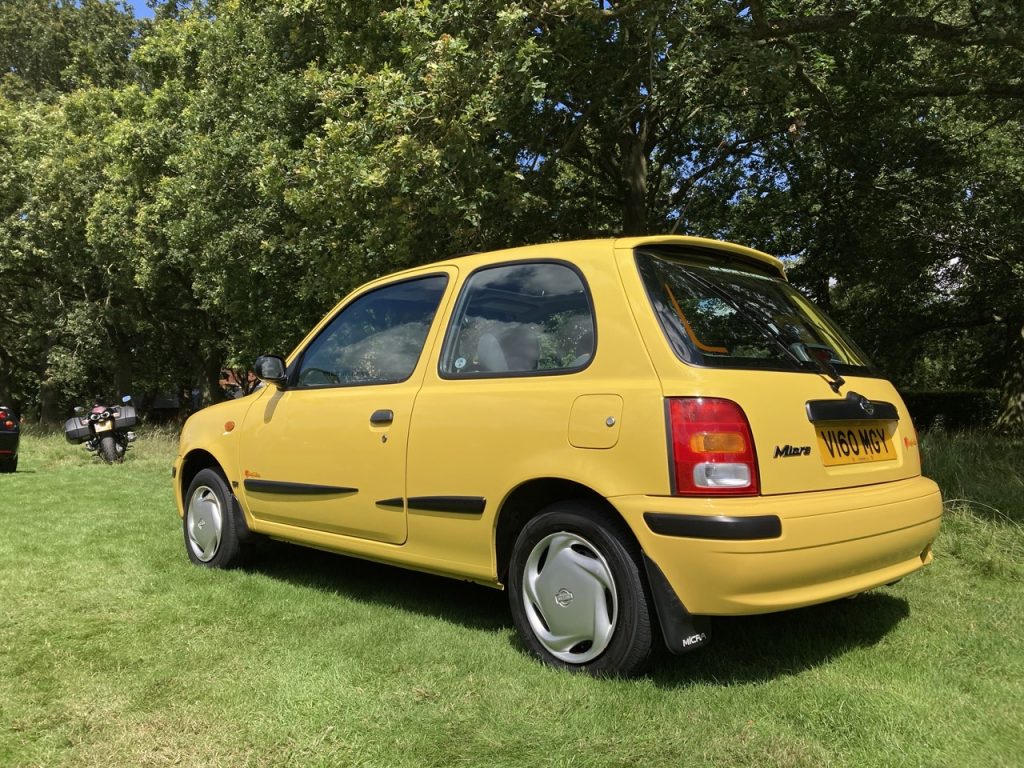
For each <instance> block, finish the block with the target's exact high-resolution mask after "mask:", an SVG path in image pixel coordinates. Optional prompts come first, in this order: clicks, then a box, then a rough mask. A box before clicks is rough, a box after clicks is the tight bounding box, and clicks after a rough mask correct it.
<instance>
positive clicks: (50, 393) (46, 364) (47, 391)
mask: <svg viewBox="0 0 1024 768" xmlns="http://www.w3.org/2000/svg"><path fill="white" fill-rule="evenodd" d="M54 343H55V341H54V337H53V334H48V335H47V337H46V347H45V349H44V350H43V356H42V363H43V367H42V376H40V382H39V423H40V424H44V425H52V424H59V423H61V422H62V421H63V419H62V418H61V412H60V392H59V390H58V387H57V383H56V382H55V381H54V380H53V377H52V376H51V375H50V372H49V368H50V350H52V349H53V347H54Z"/></svg>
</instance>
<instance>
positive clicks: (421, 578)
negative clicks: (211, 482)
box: [244, 541, 512, 631]
mask: <svg viewBox="0 0 1024 768" xmlns="http://www.w3.org/2000/svg"><path fill="white" fill-rule="evenodd" d="M244 568H245V570H247V571H249V572H251V573H261V574H263V575H265V576H269V577H271V578H274V579H280V580H282V581H287V582H288V583H290V584H295V585H298V586H302V587H309V588H311V589H318V590H321V591H326V592H337V593H340V594H344V595H345V596H346V597H348V598H350V599H352V600H358V601H360V602H365V603H379V604H380V605H386V606H389V607H393V608H399V609H401V610H404V611H409V612H412V613H417V614H421V615H423V616H428V617H434V618H443V619H446V620H448V621H452V622H456V623H458V624H461V625H463V626H465V627H469V628H471V629H484V630H492V631H493V630H499V629H511V627H512V617H511V616H510V615H509V612H508V602H507V599H506V597H505V593H504V592H499V591H498V590H496V589H491V588H489V587H484V586H481V585H479V584H473V583H470V582H465V581H458V580H455V579H449V578H445V577H443V576H432V575H431V574H428V573H420V572H417V571H408V570H405V569H403V568H397V567H395V566H390V565H381V564H379V563H374V562H371V561H369V560H360V559H359V558H356V557H347V556H345V555H339V554H332V553H330V552H322V551H320V550H316V549H308V548H306V547H300V546H297V545H293V544H287V543H284V542H278V541H260V542H259V543H258V544H257V552H255V553H254V557H252V558H251V559H249V562H248V563H247V564H246V565H245V566H244Z"/></svg>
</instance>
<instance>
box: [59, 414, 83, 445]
mask: <svg viewBox="0 0 1024 768" xmlns="http://www.w3.org/2000/svg"><path fill="white" fill-rule="evenodd" d="M64 437H66V438H67V441H68V442H69V443H84V442H85V441H86V440H88V439H89V420H88V419H80V418H78V417H77V416H72V417H71V418H70V419H68V420H67V421H65V422H64Z"/></svg>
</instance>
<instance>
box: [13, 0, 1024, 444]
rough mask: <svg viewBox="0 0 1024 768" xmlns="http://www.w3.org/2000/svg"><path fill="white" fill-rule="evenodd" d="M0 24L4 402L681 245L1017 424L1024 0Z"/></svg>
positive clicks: (1023, 301)
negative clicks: (780, 289)
mask: <svg viewBox="0 0 1024 768" xmlns="http://www.w3.org/2000/svg"><path fill="white" fill-rule="evenodd" d="M156 10H157V20H156V21H155V22H140V21H137V20H135V19H133V18H132V17H131V15H130V13H129V12H127V11H126V9H125V8H124V6H123V5H120V4H117V3H113V2H106V1H104V0H86V2H80V3H69V2H59V1H58V0H31V1H30V2H24V3H6V4H3V5H2V6H0V64H2V66H0V72H2V73H3V74H0V161H2V162H0V280H3V281H5V283H6V285H8V286H15V289H14V292H13V298H12V299H11V300H10V301H9V303H8V304H5V305H3V306H2V308H0V397H6V398H8V399H13V400H15V401H16V402H18V403H20V404H22V405H24V406H27V407H29V408H32V409H33V410H38V411H40V412H41V413H42V415H43V416H46V417H50V418H54V417H56V416H57V415H58V411H60V409H61V408H63V407H65V406H66V405H67V404H68V403H69V401H70V400H71V399H74V397H76V393H77V396H80V395H81V394H82V393H83V392H85V391H87V390H91V389H101V390H108V389H120V390H126V389H135V390H139V389H144V390H149V391H156V390H160V389H178V388H179V387H182V386H188V387H191V386H194V385H197V384H198V385H200V386H202V387H203V389H204V390H205V392H206V396H207V397H215V396H216V395H217V386H216V378H217V376H218V374H219V371H220V367H221V365H224V364H231V365H236V366H239V367H244V366H245V365H246V364H247V363H248V361H249V360H251V359H252V358H253V357H254V356H255V355H256V354H259V353H262V352H270V351H274V352H286V351H287V350H288V349H289V348H290V347H291V346H292V345H293V344H294V343H295V342H296V341H297V340H298V339H299V338H300V337H301V334H302V333H303V332H304V331H305V329H306V328H308V327H309V326H310V325H311V323H312V322H314V321H315V319H316V318H317V317H318V316H320V315H321V314H322V313H323V312H324V311H325V310H326V309H327V308H328V307H329V306H330V305H331V304H333V303H334V302H335V301H336V300H337V299H338V298H340V297H341V296H342V295H344V294H345V293H346V292H348V290H350V289H351V288H353V287H354V286H355V285H357V284H358V283H360V282H362V281H363V280H365V279H367V278H369V277H373V276H376V275H378V274H381V273H383V272H386V271H391V270H394V269H398V268H401V267H405V266H409V265H412V264H417V263H422V262H425V261H428V260H431V259H434V258H440V257H445V256H448V255H451V254H454V253H459V252H463V251H468V250H484V249H491V248H498V247H504V246H508V245H517V244H521V243H525V242H538V241H544V240H552V239H562V238H569V237H588V236H593V235H609V234H619V233H626V234H628V233H640V232H663V231H676V232H679V233H686V234H699V235H707V236H720V237H727V238H730V239H734V240H737V241H740V242H745V243H748V244H751V245H754V246H756V247H760V248H762V249H764V250H767V251H769V252H772V253H776V254H780V255H782V256H783V257H785V258H786V259H787V260H788V263H789V264H790V274H791V277H792V279H793V280H794V282H796V283H797V284H799V285H800V286H801V287H803V288H804V289H806V290H808V291H809V292H810V293H811V294H813V295H814V297H815V298H816V299H817V300H818V301H819V302H820V303H821V304H823V305H824V306H825V308H826V309H827V310H828V311H830V312H831V313H832V314H834V315H836V316H837V319H839V320H840V321H841V323H842V324H844V325H846V326H848V327H849V330H850V331H851V333H852V335H853V336H854V337H855V338H857V339H858V340H859V341H860V342H861V344H862V346H864V347H865V348H866V349H867V351H868V352H869V354H870V355H871V356H872V358H873V359H874V360H875V362H876V363H877V364H878V366H879V367H880V368H881V369H882V370H883V371H884V372H885V373H886V374H887V375H889V376H891V377H892V378H894V379H895V380H896V381H897V383H898V384H900V385H901V386H903V387H908V388H918V389H920V388H965V387H968V388H974V387H991V386H993V385H995V384H996V383H997V382H998V383H999V384H1000V385H1001V387H1002V405H1001V417H1000V425H1001V427H1002V428H1004V429H1005V430H1007V431H1010V432H1014V431H1016V432H1020V431H1021V430H1024V337H1022V332H1024V314H1022V313H1024V309H1022V308H1024V254H1022V252H1021V245H1020V243H1022V242H1024V230H1022V226H1024V225H1022V223H1021V222H1022V218H1021V217H1020V216H1019V215H1017V212H1018V211H1019V210H1020V208H1021V207H1022V205H1024V199H1022V192H1021V190H1022V189H1024V152H1022V150H1021V147H1022V146H1024V123H1022V119H1021V115H1022V102H1024V84H1022V82H1021V79H1020V72H1021V71H1024V40H1022V36H1021V33H1020V31H1019V30H1020V29H1022V28H1024V18H1022V17H1021V9H1020V5H1019V3H1014V2H1009V0H1007V1H1006V2H990V3H986V4H983V5H979V4H977V3H968V2H963V1H959V2H953V3H942V4H938V5H933V4H926V3H923V2H918V1H917V0H901V1H900V2H898V3H881V2H877V0H851V1H850V2H846V3H839V4H836V3H831V2H828V3H826V2H822V1H821V0H800V2H785V3H784V2H776V1H774V0H772V1H770V2H758V3H748V2H743V1H742V0H733V1H729V0H701V2H696V3H678V2H671V1H670V0H632V2H623V3H595V2H592V0H550V1H549V2H545V3H542V4H538V3H528V2H511V3H508V2H494V1H493V0H457V1H456V2H445V3H429V2H426V1H425V0H424V1H422V2H395V1H394V0H392V2H386V3H383V4H381V3H350V2H340V0H287V1H286V2H269V1H267V0H260V1H254V2H244V3H242V2H234V1H231V0H209V1H208V2H192V3H179V2H161V3H158V4H157V9H156Z"/></svg>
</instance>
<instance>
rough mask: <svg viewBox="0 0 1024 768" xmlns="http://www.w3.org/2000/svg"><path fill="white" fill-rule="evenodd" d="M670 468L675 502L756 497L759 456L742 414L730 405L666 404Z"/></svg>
mask: <svg viewBox="0 0 1024 768" xmlns="http://www.w3.org/2000/svg"><path fill="white" fill-rule="evenodd" d="M668 411H669V430H670V434H669V437H670V440H671V447H672V467H673V469H674V471H675V478H674V479H675V493H676V494H677V495H679V496H756V495H757V494H758V493H759V491H760V484H759V478H758V473H757V455H756V454H755V453H754V439H753V435H751V432H750V423H749V422H748V421H747V417H746V415H745V414H744V413H743V409H742V408H740V407H739V406H738V405H737V404H736V403H734V402H732V401H731V400H720V399H718V398H713V397H673V398H669V400H668Z"/></svg>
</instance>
